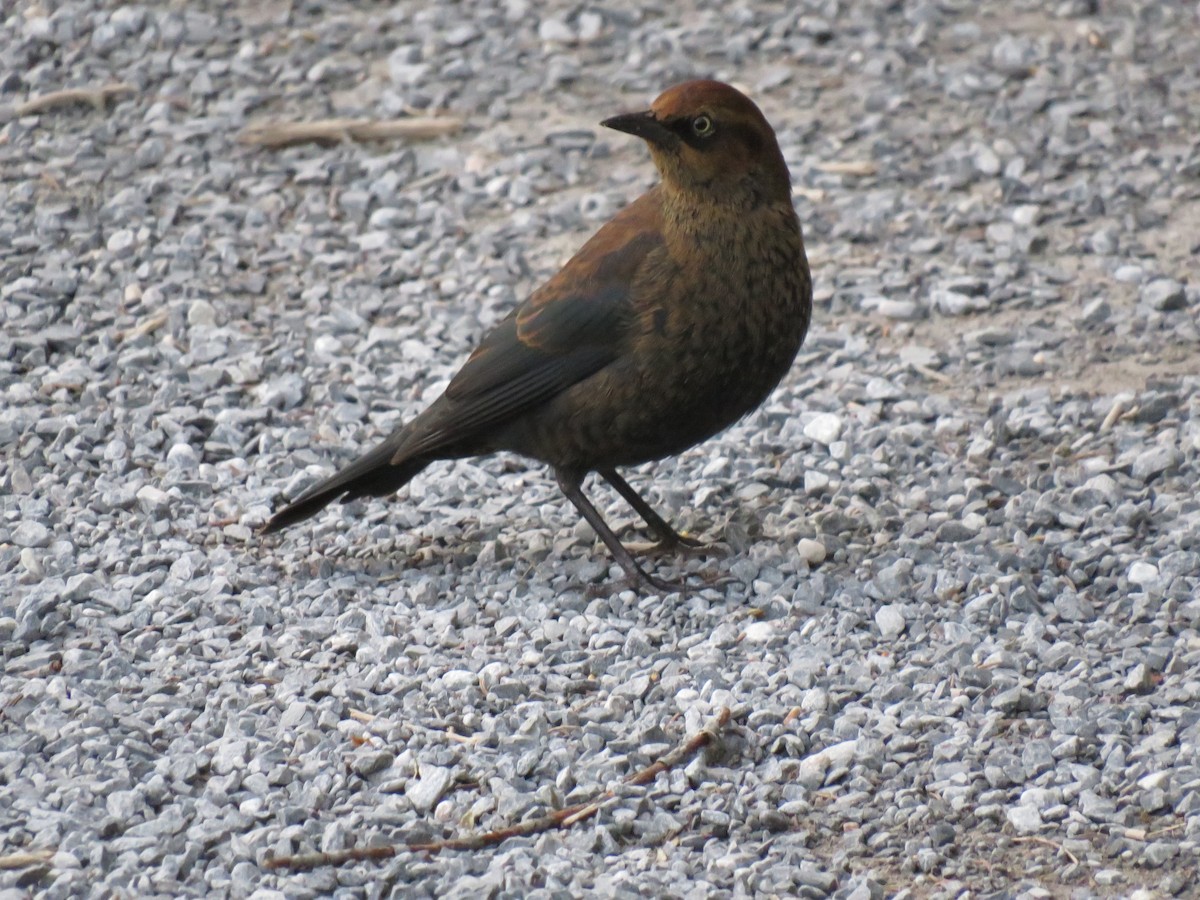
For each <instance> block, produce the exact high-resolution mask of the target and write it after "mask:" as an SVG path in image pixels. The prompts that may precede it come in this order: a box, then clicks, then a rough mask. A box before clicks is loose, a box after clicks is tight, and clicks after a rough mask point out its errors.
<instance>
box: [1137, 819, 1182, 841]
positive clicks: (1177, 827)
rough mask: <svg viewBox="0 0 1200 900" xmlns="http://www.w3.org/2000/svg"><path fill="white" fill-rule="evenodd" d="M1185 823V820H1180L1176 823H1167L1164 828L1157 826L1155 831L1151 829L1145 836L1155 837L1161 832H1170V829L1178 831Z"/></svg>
mask: <svg viewBox="0 0 1200 900" xmlns="http://www.w3.org/2000/svg"><path fill="white" fill-rule="evenodd" d="M1185 825H1186V823H1185V822H1180V823H1178V824H1177V825H1168V826H1167V827H1166V828H1159V829H1158V830H1157V831H1152V832H1150V833H1149V834H1148V835H1146V836H1147V837H1150V838H1156V837H1158V836H1159V835H1162V834H1170V833H1171V832H1172V831H1179V829H1181V828H1183V827H1185Z"/></svg>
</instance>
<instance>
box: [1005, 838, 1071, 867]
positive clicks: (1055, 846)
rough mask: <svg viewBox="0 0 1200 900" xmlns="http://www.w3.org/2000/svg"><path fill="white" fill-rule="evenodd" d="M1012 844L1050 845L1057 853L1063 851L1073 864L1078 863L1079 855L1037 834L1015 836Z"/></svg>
mask: <svg viewBox="0 0 1200 900" xmlns="http://www.w3.org/2000/svg"><path fill="white" fill-rule="evenodd" d="M1012 840H1013V843H1014V844H1042V845H1044V846H1046V847H1051V848H1053V849H1055V850H1057V851H1058V852H1059V853H1065V854H1066V855H1067V859H1069V860H1071V862H1073V863H1074V864H1075V865H1079V857H1077V856H1076V855H1075V854H1074V853H1072V852H1071V851H1070V850H1068V849H1067V848H1066V847H1064V846H1063V845H1062V844H1060V843H1058V842H1056V841H1052V840H1050V838H1044V837H1038V836H1037V835H1028V836H1023V837H1015V838H1013V839H1012Z"/></svg>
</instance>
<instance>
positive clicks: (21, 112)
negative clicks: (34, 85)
mask: <svg viewBox="0 0 1200 900" xmlns="http://www.w3.org/2000/svg"><path fill="white" fill-rule="evenodd" d="M132 93H134V87H133V85H132V84H125V83H124V82H119V83H117V84H106V85H104V87H98V88H66V89H64V90H61V91H51V92H50V93H49V94H42V95H41V96H40V97H34V98H33V99H32V100H26V101H25V102H24V103H22V104H21V105H20V106H18V107H17V115H18V116H32V115H35V114H37V113H40V112H46V111H47V110H51V109H54V108H56V107H59V106H73V105H75V104H76V103H90V104H91V105H92V106H94V107H96V109H98V110H100V111H101V112H103V111H104V109H105V107H106V106H107V105H108V101H109V100H111V99H112V98H113V97H116V96H118V95H120V94H132Z"/></svg>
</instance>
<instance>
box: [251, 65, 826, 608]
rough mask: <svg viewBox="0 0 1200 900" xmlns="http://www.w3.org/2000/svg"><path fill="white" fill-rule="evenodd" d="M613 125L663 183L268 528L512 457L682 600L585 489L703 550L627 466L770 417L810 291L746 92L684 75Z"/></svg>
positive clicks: (782, 188) (676, 544)
mask: <svg viewBox="0 0 1200 900" xmlns="http://www.w3.org/2000/svg"><path fill="white" fill-rule="evenodd" d="M600 124H601V125H602V126H605V127H607V128H610V129H614V130H616V131H619V132H624V133H626V134H629V135H632V136H634V137H636V138H640V139H641V140H642V141H644V142H645V144H646V145H647V146H648V147H649V151H650V157H651V159H652V161H653V162H654V165H655V167H656V168H657V170H658V176H659V181H658V183H657V184H655V185H654V186H653V187H651V188H650V189H649V190H647V191H646V192H645V193H644V194H642V195H641V196H640V197H638V198H637V199H636V200H634V201H633V202H632V203H630V204H629V205H628V206H626V207H624V208H623V209H621V210H620V211H619V212H618V213H617V214H616V215H615V216H614V217H613V218H612V219H611V220H610V221H608V222H607V223H606V224H604V225H603V226H602V227H601V228H600V229H599V230H598V231H597V232H596V233H595V234H594V235H593V236H592V237H591V238H590V239H589V240H588V241H587V242H585V243H584V244H583V246H582V247H581V248H580V250H579V251H578V252H577V253H576V254H575V255H574V256H573V257H572V258H571V259H570V260H569V261H568V262H567V263H566V264H565V265H564V266H563V267H562V269H561V270H559V271H558V272H557V273H556V274H555V275H553V276H552V277H550V278H549V280H547V281H546V282H545V283H543V284H542V285H541V286H540V287H538V288H537V289H536V290H534V291H533V292H532V293H531V294H530V295H529V297H528V298H527V299H526V300H525V301H524V302H522V303H520V304H519V305H518V306H517V307H516V308H515V309H513V310H512V312H511V313H510V314H509V315H508V316H507V317H506V318H504V319H503V320H501V321H500V322H499V323H498V324H496V325H495V326H494V327H493V328H492V329H491V331H489V332H488V333H487V334H485V335H484V337H483V338H482V339H481V341H480V342H479V344H478V346H477V347H476V349H475V350H474V352H473V353H471V354H470V356H469V357H468V358H467V360H466V362H465V363H464V364H463V366H462V368H461V369H460V370H459V371H458V373H457V374H456V375H455V376H454V377H453V378H452V379H451V380H450V382H449V384H448V386H447V387H446V389H445V391H444V393H442V395H441V396H440V397H438V398H437V399H436V400H434V401H433V403H431V404H430V405H429V406H428V407H427V408H426V409H425V410H424V411H423V412H421V413H420V414H418V415H417V416H416V417H414V418H412V419H411V420H409V421H408V422H406V423H404V424H402V425H400V426H399V427H398V428H396V429H395V430H394V431H393V432H392V433H391V434H390V435H389V436H388V437H387V438H386V439H385V440H384V441H383V442H382V443H380V444H379V445H378V446H376V447H375V448H374V449H372V450H370V451H369V452H367V453H366V454H365V455H363V456H362V457H361V458H359V459H358V460H357V461H355V462H353V463H351V464H350V465H348V466H347V467H346V468H344V469H343V470H341V471H340V472H338V473H337V474H335V475H333V476H332V477H330V478H328V479H327V480H325V481H322V482H320V483H319V484H317V485H315V486H313V487H311V488H309V489H308V490H306V491H304V492H303V493H301V494H300V495H299V496H298V497H296V498H295V499H294V500H293V501H291V502H290V503H288V504H287V505H285V506H284V507H283V508H282V509H280V510H279V511H278V512H275V513H274V515H273V516H272V517H271V518H270V520H269V521H268V522H267V524H266V525H265V527H264V528H263V532H264V533H270V532H274V531H278V530H280V529H282V528H285V527H287V526H289V525H292V524H293V523H296V522H299V521H301V520H303V519H306V518H308V517H309V516H312V515H313V514H315V513H316V512H318V511H319V510H321V509H323V508H324V507H325V506H326V505H328V504H329V503H331V502H333V501H334V500H339V499H340V500H341V501H343V502H347V501H350V500H354V499H358V498H364V497H383V496H388V495H391V494H393V493H395V492H396V491H398V490H399V489H400V488H401V487H403V486H404V485H405V484H407V483H408V482H409V481H410V480H411V479H412V478H413V477H415V476H416V475H417V474H418V473H420V472H422V471H423V470H424V469H425V468H426V467H427V466H429V465H430V464H431V463H433V462H435V461H438V460H450V459H461V458H465V457H472V456H479V455H485V454H491V453H496V452H501V451H507V452H511V453H516V454H518V455H520V456H523V457H528V458H530V459H532V460H536V461H539V462H541V463H544V464H546V465H547V466H549V467H550V469H551V470H552V472H553V473H554V476H555V478H556V479H557V482H558V486H559V488H560V489H561V490H562V493H563V494H564V495H565V497H566V498H567V500H569V501H570V502H571V504H572V505H573V506H574V507H575V508H576V509H577V510H578V512H579V514H580V515H581V516H582V517H583V518H584V520H586V521H587V522H588V524H589V525H591V527H592V529H593V531H594V532H595V533H596V535H597V536H598V537H599V538H600V540H601V541H603V542H604V544H605V545H606V546H607V548H608V550H609V552H610V553H611V554H612V556H613V558H614V559H615V561H616V562H617V563H618V564H619V565H620V567H621V568H622V569H623V570H624V572H625V574H626V576H627V578H628V581H629V583H630V584H631V585H632V586H635V587H642V588H645V587H647V586H648V587H650V588H652V589H655V590H657V591H660V592H673V591H678V590H680V586H679V585H677V584H674V583H672V582H670V581H667V580H665V579H662V578H659V577H657V576H656V575H653V574H651V573H649V572H647V571H646V569H644V568H643V567H642V566H641V565H639V563H638V562H637V561H636V560H635V559H634V557H633V554H632V553H631V552H630V550H629V549H627V548H626V547H625V546H624V545H623V544H622V543H621V541H620V539H619V538H618V537H617V535H616V534H614V533H613V531H612V529H611V528H609V526H608V524H607V523H606V522H605V521H604V519H603V517H602V516H601V515H600V513H599V511H597V509H596V507H595V506H594V505H593V504H592V502H591V501H590V500H589V499H588V497H587V496H586V495H585V494H584V492H583V489H582V485H583V482H584V479H585V477H586V476H587V475H589V474H592V473H595V474H597V475H599V476H600V478H602V479H603V480H604V481H606V482H608V483H609V485H611V486H612V487H613V488H614V489H615V490H616V492H617V493H618V494H619V495H620V496H621V497H622V498H624V500H625V501H626V502H627V503H628V504H629V505H630V506H631V507H632V509H633V510H634V511H635V512H636V513H637V514H638V515H639V516H641V518H642V519H643V520H644V521H645V523H646V525H647V527H648V529H649V531H650V532H651V533H653V535H654V536H655V537H656V538H657V539H658V545H657V546H658V547H659V548H662V549H664V550H670V549H680V550H681V549H682V548H684V547H685V546H700V545H699V544H698V543H697V542H695V541H693V540H692V539H690V538H687V537H684V536H683V535H681V534H679V533H678V532H676V531H675V529H674V528H672V526H671V525H670V524H669V523H668V522H667V521H666V520H665V519H664V518H663V517H662V516H660V515H659V514H658V513H657V512H655V510H654V509H653V508H652V507H651V505H650V504H649V503H648V502H647V501H646V500H645V499H644V498H643V497H642V496H641V495H640V494H639V493H638V492H637V491H636V490H634V488H633V487H632V486H631V485H630V484H629V483H628V482H627V481H626V480H625V479H624V478H623V477H622V476H621V475H620V474H619V472H618V469H620V468H625V467H629V466H636V465H640V464H643V463H647V462H652V461H655V460H660V459H664V458H666V457H671V456H675V455H678V454H679V453H681V452H683V451H684V450H687V449H688V448H690V447H692V446H694V445H696V444H698V443H700V442H702V441H704V440H706V439H708V438H709V437H712V436H713V435H714V434H717V433H719V432H721V431H723V430H724V429H726V428H727V427H729V426H730V425H732V424H733V423H735V422H736V421H738V420H739V419H741V418H742V417H743V416H745V415H746V414H747V413H749V412H751V411H752V410H754V409H756V408H757V407H758V406H760V405H761V404H762V402H763V401H764V400H765V399H766V397H767V396H768V394H770V392H771V391H772V390H773V389H774V388H775V387H776V385H778V383H779V382H780V381H781V380H782V379H783V377H784V375H786V374H787V372H788V371H789V369H790V368H791V366H792V363H793V361H794V360H795V357H796V355H797V353H798V352H799V349H800V346H801V344H802V343H803V341H804V337H805V334H806V333H807V331H808V326H809V319H810V317H811V312H812V280H811V276H810V273H809V266H808V259H807V257H806V255H805V250H804V238H803V233H802V229H801V224H800V220H799V218H798V216H797V214H796V211H795V208H794V206H793V204H792V189H791V175H790V173H789V171H788V167H787V164H786V162H785V160H784V157H783V153H782V152H781V150H780V148H779V143H778V140H777V138H776V135H775V131H774V129H772V127H771V125H770V124H769V123H768V121H767V119H766V118H765V117H764V115H763V113H762V111H761V110H760V109H759V108H758V106H757V105H755V103H754V102H753V101H752V100H751V99H750V98H749V97H747V96H746V95H745V94H743V93H742V92H741V91H739V90H737V89H736V88H734V87H732V86H731V85H728V84H725V83H722V82H719V81H712V80H694V81H687V82H684V83H682V84H677V85H674V86H673V87H670V88H668V89H667V90H665V91H664V92H663V93H661V94H660V95H659V96H658V97H657V98H656V99H655V100H654V102H653V103H651V105H650V108H649V109H646V110H642V111H638V112H629V113H623V114H620V115H615V116H613V117H611V118H608V119H605V120H604V121H603V122H601V123H600Z"/></svg>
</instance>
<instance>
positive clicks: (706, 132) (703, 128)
mask: <svg viewBox="0 0 1200 900" xmlns="http://www.w3.org/2000/svg"><path fill="white" fill-rule="evenodd" d="M713 131H714V128H713V120H712V119H710V118H709V117H708V116H696V118H694V119H692V133H693V134H694V135H696V137H710V136H711V135H712V133H713Z"/></svg>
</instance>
